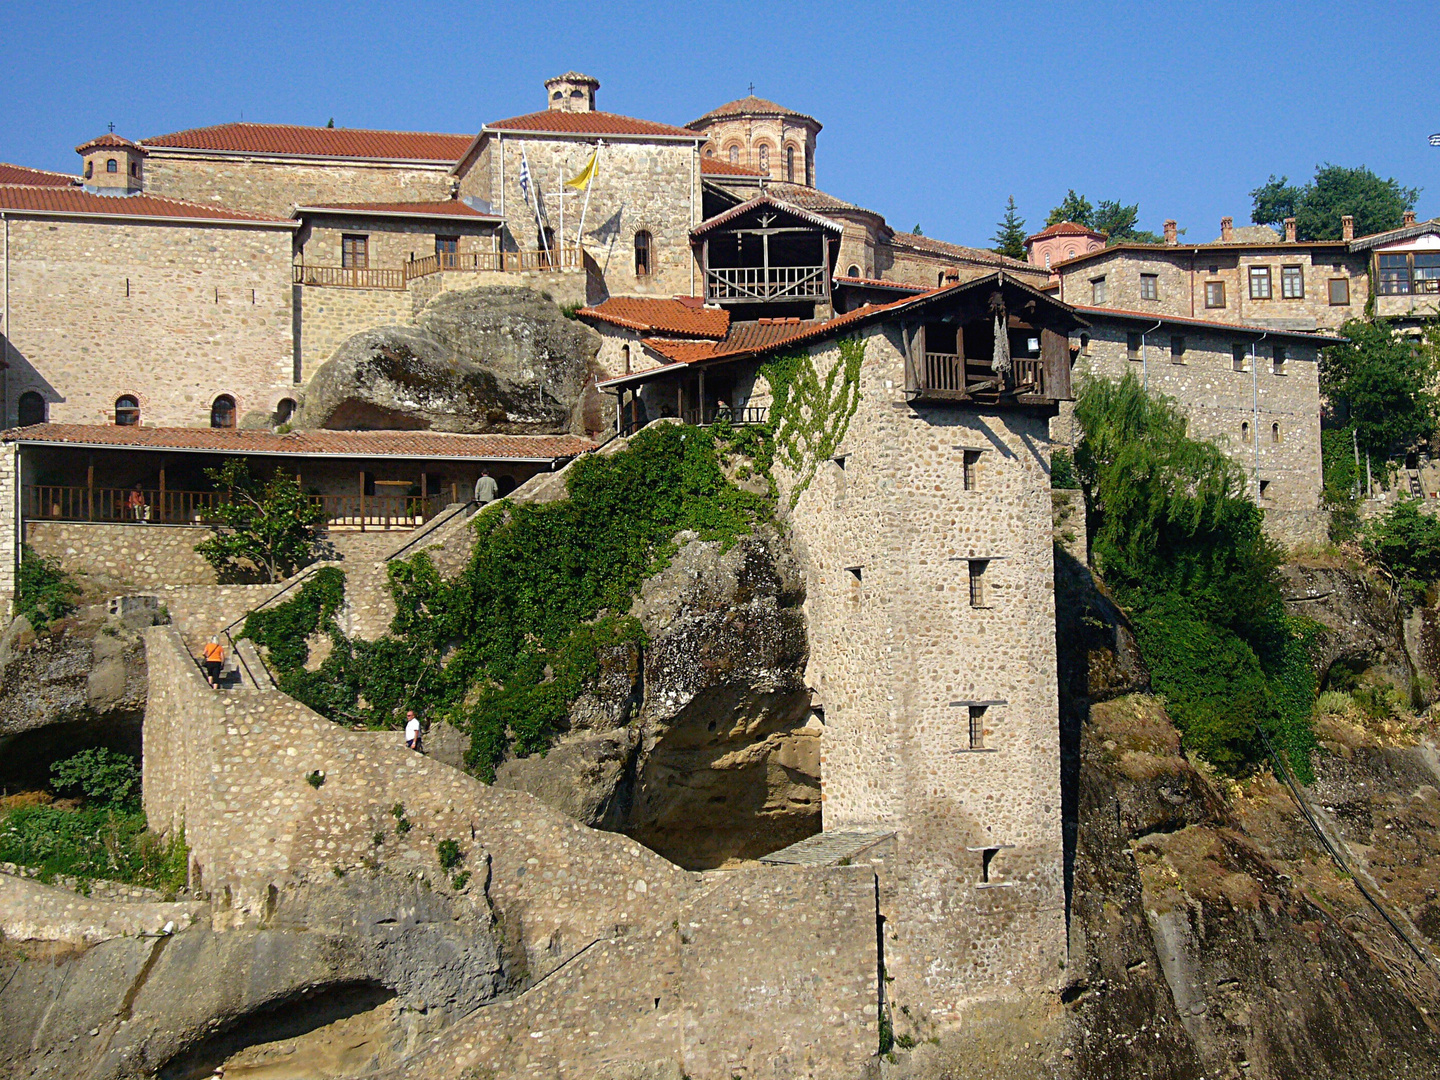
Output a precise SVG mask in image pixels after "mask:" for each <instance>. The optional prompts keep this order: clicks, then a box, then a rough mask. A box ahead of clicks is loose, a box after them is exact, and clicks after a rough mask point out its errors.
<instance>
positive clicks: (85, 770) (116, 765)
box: [50, 746, 140, 806]
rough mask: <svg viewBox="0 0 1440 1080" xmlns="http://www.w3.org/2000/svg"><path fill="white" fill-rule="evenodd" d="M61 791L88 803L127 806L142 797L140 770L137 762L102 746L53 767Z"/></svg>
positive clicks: (56, 782) (51, 767) (58, 788)
mask: <svg viewBox="0 0 1440 1080" xmlns="http://www.w3.org/2000/svg"><path fill="white" fill-rule="evenodd" d="M50 773H51V775H52V776H53V777H54V778H55V787H56V789H57V790H59V791H62V792H64V791H74V790H79V791H80V793H81V794H83V795H84V796H85V801H86V802H87V803H94V804H95V805H98V806H127V805H130V804H131V803H132V802H134V801H136V800H135V796H137V795H139V793H140V770H139V769H138V768H136V767H135V759H134V758H132V757H131V756H130V755H129V754H122V753H120V752H119V751H118V750H109V749H106V748H105V747H103V746H98V747H95V748H94V749H93V750H82V751H80V753H78V754H76V755H75V756H74V757H68V758H66V759H65V760H64V761H57V762H55V764H53V765H51V766H50Z"/></svg>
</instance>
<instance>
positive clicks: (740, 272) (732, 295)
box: [705, 266, 830, 304]
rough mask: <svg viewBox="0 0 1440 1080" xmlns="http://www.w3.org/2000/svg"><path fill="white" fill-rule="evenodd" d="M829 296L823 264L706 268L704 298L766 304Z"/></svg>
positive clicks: (821, 298) (818, 298)
mask: <svg viewBox="0 0 1440 1080" xmlns="http://www.w3.org/2000/svg"><path fill="white" fill-rule="evenodd" d="M829 295H830V293H829V279H828V275H827V274H826V268H825V267H823V266H768V267H764V266H737V267H714V266H712V267H710V268H709V269H707V270H706V271H705V299H706V300H712V301H721V302H731V303H734V302H740V303H747V302H748V303H767V304H768V303H776V302H785V301H790V300H800V301H804V300H811V301H813V300H824V299H826V298H827V297H828V296H829Z"/></svg>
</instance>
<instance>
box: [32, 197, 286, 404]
mask: <svg viewBox="0 0 1440 1080" xmlns="http://www.w3.org/2000/svg"><path fill="white" fill-rule="evenodd" d="M8 235H9V248H8V251H6V252H4V253H3V255H4V258H6V259H7V260H8V265H9V276H10V282H9V299H10V311H9V322H8V326H9V332H10V335H11V338H10V345H11V349H10V352H9V357H8V359H9V365H10V368H9V371H8V372H7V373H6V386H7V395H6V396H7V401H6V402H5V406H6V416H5V424H6V426H10V425H13V424H15V423H16V420H17V412H16V409H17V403H18V401H19V398H20V395H21V394H23V393H25V392H26V391H29V390H33V391H36V392H38V393H39V394H40V395H41V396H42V397H43V398H44V399H45V400H46V402H47V403H48V405H49V419H51V420H52V421H55V422H57V423H84V424H111V423H114V421H115V400H116V398H118V397H119V396H121V395H122V394H130V395H133V396H134V397H136V398H137V399H138V400H139V402H140V417H141V421H142V422H143V423H146V424H157V425H172V426H188V427H208V426H209V424H210V405H211V403H212V402H213V401H214V399H215V398H216V396H217V395H220V394H230V395H232V396H233V397H234V398H235V402H236V405H237V407H238V409H239V412H240V414H241V415H243V414H244V413H246V412H249V411H250V410H252V409H260V410H264V411H265V412H271V411H273V409H274V406H275V403H276V402H277V401H278V400H279V399H280V398H282V397H285V396H288V395H290V394H292V393H293V390H292V389H291V387H292V383H293V374H294V358H293V342H292V335H291V287H290V230H289V229H286V228H279V227H260V226H231V225H225V226H215V227H207V226H194V225H178V224H165V223H163V222H145V223H140V222H134V223H131V222H127V223H113V222H112V223H102V222H88V221H78V220H71V219H54V218H41V219H25V218H23V217H19V216H15V217H12V218H11V220H10V223H9V233H8Z"/></svg>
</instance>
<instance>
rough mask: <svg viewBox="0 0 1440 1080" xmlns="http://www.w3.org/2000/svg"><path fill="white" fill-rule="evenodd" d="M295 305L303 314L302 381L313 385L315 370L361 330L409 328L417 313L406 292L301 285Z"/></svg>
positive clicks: (400, 290)
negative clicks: (312, 379)
mask: <svg viewBox="0 0 1440 1080" xmlns="http://www.w3.org/2000/svg"><path fill="white" fill-rule="evenodd" d="M421 280H424V279H421ZM295 302H296V304H297V305H298V307H299V314H300V371H301V382H309V381H310V377H311V376H312V375H314V374H315V369H316V368H318V367H319V366H320V365H321V364H323V363H325V361H326V360H329V359H330V357H331V356H332V355H334V353H335V350H336V349H338V348H339V347H340V346H341V345H342V344H344V343H345V342H346V341H347V340H349V339H350V338H351V337H352V336H354V335H355V334H358V333H360V331H362V330H369V329H370V328H371V327H375V326H408V325H410V323H411V322H412V321H413V319H414V314H415V305H414V302H413V301H412V299H411V297H410V294H409V293H408V292H407V291H406V290H404V289H348V288H332V287H328V286H319V285H300V286H297V287H296V289H295Z"/></svg>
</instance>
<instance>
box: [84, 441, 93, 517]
mask: <svg viewBox="0 0 1440 1080" xmlns="http://www.w3.org/2000/svg"><path fill="white" fill-rule="evenodd" d="M85 520H86V521H94V520H95V455H94V454H86V455H85Z"/></svg>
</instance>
